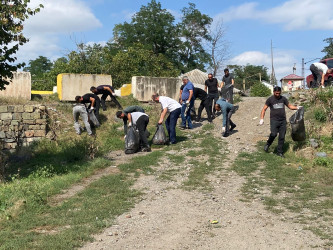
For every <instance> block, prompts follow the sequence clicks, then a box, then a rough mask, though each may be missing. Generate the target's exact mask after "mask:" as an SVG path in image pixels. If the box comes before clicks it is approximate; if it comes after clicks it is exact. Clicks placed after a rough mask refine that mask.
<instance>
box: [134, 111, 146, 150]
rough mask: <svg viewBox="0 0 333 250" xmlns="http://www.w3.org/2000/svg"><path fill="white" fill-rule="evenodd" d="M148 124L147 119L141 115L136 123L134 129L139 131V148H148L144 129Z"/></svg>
mask: <svg viewBox="0 0 333 250" xmlns="http://www.w3.org/2000/svg"><path fill="white" fill-rule="evenodd" d="M148 123H149V117H148V116H146V115H142V116H140V117H139V119H138V120H137V121H136V128H137V129H138V130H139V136H140V146H141V148H149V144H148V139H147V132H146V128H147V125H148Z"/></svg>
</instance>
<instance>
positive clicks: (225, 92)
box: [221, 69, 235, 104]
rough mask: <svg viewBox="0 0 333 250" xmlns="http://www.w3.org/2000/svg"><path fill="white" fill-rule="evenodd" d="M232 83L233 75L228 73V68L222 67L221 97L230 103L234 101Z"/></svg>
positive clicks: (233, 82)
mask: <svg viewBox="0 0 333 250" xmlns="http://www.w3.org/2000/svg"><path fill="white" fill-rule="evenodd" d="M234 84H235V80H234V76H233V75H232V74H230V73H229V69H224V76H223V78H222V83H221V91H222V98H224V99H226V100H227V101H228V102H229V103H231V104H232V103H234V97H233V95H234ZM223 87H224V88H223Z"/></svg>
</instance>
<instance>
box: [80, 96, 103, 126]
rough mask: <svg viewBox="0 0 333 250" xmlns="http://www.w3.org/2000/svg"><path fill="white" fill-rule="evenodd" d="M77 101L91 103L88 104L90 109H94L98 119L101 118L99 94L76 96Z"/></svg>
mask: <svg viewBox="0 0 333 250" xmlns="http://www.w3.org/2000/svg"><path fill="white" fill-rule="evenodd" d="M75 101H76V102H77V103H84V104H86V103H89V106H88V109H89V111H90V112H92V111H94V114H95V116H96V118H97V120H99V106H100V102H101V101H100V99H99V97H98V96H97V95H95V94H91V93H88V94H85V95H83V96H76V97H75Z"/></svg>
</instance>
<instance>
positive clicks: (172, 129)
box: [151, 93, 182, 144]
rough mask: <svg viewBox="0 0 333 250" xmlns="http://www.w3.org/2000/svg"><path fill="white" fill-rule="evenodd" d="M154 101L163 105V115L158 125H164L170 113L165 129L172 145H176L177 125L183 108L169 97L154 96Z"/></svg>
mask: <svg viewBox="0 0 333 250" xmlns="http://www.w3.org/2000/svg"><path fill="white" fill-rule="evenodd" d="M151 98H152V100H153V101H154V102H160V103H161V105H162V113H161V116H160V119H159V120H158V124H162V123H163V120H164V118H165V116H166V115H167V113H169V116H168V118H167V119H166V120H165V127H166V129H167V131H168V134H169V142H170V144H175V143H176V125H177V120H178V118H179V115H180V113H181V108H182V106H181V105H180V104H179V103H178V102H177V101H175V100H174V99H171V98H170V97H167V96H159V95H158V94H157V93H156V94H154V95H152V97H151Z"/></svg>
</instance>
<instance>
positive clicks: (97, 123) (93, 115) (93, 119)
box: [88, 109, 100, 128]
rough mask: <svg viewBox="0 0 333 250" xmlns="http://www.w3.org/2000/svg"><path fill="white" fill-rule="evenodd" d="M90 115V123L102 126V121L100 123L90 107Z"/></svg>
mask: <svg viewBox="0 0 333 250" xmlns="http://www.w3.org/2000/svg"><path fill="white" fill-rule="evenodd" d="M88 115H89V121H90V123H92V125H93V126H94V127H96V128H98V127H99V126H100V123H99V121H98V119H97V117H96V115H95V113H94V111H93V110H90V109H89V110H88Z"/></svg>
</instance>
